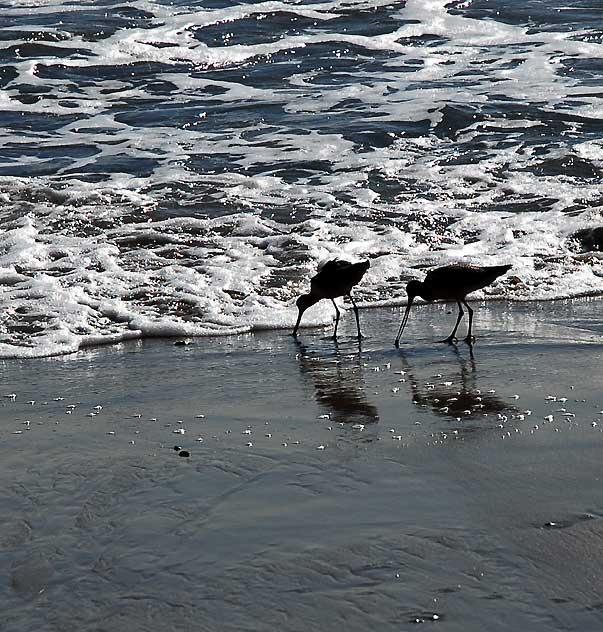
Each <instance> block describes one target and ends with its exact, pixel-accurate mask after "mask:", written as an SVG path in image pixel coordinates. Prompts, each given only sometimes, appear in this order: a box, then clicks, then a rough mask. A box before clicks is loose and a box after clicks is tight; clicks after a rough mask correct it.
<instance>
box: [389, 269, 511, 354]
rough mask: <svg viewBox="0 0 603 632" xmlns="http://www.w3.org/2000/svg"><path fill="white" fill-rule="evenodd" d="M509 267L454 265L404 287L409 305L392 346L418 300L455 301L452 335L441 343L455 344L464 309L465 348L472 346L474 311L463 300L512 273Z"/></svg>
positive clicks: (433, 272)
mask: <svg viewBox="0 0 603 632" xmlns="http://www.w3.org/2000/svg"><path fill="white" fill-rule="evenodd" d="M511 267H512V266H510V265H503V266H470V265H464V264H455V265H449V266H443V267H441V268H435V270H430V271H429V272H428V273H427V276H426V277H425V280H424V281H423V282H420V281H410V282H409V283H408V285H407V286H406V293H407V295H408V305H407V306H406V311H405V312H404V317H403V318H402V322H401V323H400V329H398V335H397V336H396V340H395V342H394V345H395V346H396V347H399V346H400V336H402V332H403V331H404V327H405V326H406V322H407V321H408V315H409V314H410V308H411V307H412V304H413V301H414V300H415V298H416V297H417V296H420V297H421V298H422V299H424V300H426V301H430V302H431V301H438V300H441V301H456V303H457V304H458V306H459V313H458V317H457V319H456V324H455V326H454V329H453V330H452V333H451V334H450V335H449V336H448V338H445V339H444V340H441V341H440V342H447V343H448V344H454V343H455V342H456V337H455V336H456V330H457V329H458V326H459V323H460V322H461V319H462V318H463V315H464V312H463V307H462V306H463V305H464V306H465V307H466V308H467V311H468V312H469V328H468V331H467V337H466V338H465V342H466V343H467V344H473V342H474V341H475V336H473V335H472V333H471V327H472V325H473V310H472V309H471V308H470V307H469V305H467V301H466V300H465V298H466V296H467V294H469V293H471V292H475V291H476V290H481V289H482V288H484V287H486V286H487V285H490V284H491V283H493V282H494V281H495V280H496V279H498V277H499V276H502V275H503V274H505V273H506V272H508V271H509V270H510V269H511Z"/></svg>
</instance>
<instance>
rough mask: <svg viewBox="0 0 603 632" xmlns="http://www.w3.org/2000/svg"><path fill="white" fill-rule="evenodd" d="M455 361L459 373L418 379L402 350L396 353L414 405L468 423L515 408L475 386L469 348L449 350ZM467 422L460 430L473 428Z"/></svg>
mask: <svg viewBox="0 0 603 632" xmlns="http://www.w3.org/2000/svg"><path fill="white" fill-rule="evenodd" d="M451 351H452V352H453V353H454V355H455V357H456V359H457V361H458V367H459V369H460V373H457V371H456V370H455V371H454V372H452V371H450V372H449V373H448V374H444V373H438V374H436V375H431V376H430V377H429V379H428V380H423V381H421V380H419V379H418V378H417V376H416V374H415V372H414V370H413V368H412V366H411V364H410V362H409V358H408V356H407V355H405V354H404V352H400V361H401V363H402V369H403V371H404V373H405V375H406V381H407V382H408V384H409V387H410V391H411V394H412V398H413V402H414V403H415V404H417V405H418V406H424V407H429V408H431V410H432V411H433V412H434V413H435V414H436V415H438V416H439V417H451V418H452V419H455V420H456V421H462V422H469V421H471V420H476V418H478V417H479V418H481V417H483V416H485V415H493V414H496V415H498V414H502V413H504V412H513V411H515V410H516V409H515V407H514V406H513V405H512V404H510V403H508V402H506V401H505V400H503V399H501V398H500V397H497V396H496V395H495V394H494V393H493V392H484V391H483V390H481V389H479V388H477V367H476V362H475V356H474V354H473V349H472V348H469V356H468V357H467V356H463V355H461V354H460V352H459V350H458V349H457V348H453V349H451ZM479 427H482V426H477V425H475V424H471V423H469V424H468V423H463V425H462V426H461V428H462V430H464V431H466V432H467V431H473V430H477V429H478V428H479Z"/></svg>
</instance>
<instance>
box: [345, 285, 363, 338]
mask: <svg viewBox="0 0 603 632" xmlns="http://www.w3.org/2000/svg"><path fill="white" fill-rule="evenodd" d="M348 296H349V297H350V301H352V307H353V308H354V315H355V316H356V327H357V328H358V340H361V339H362V338H364V336H363V334H362V332H361V331H360V317H359V316H358V306H357V305H356V303H355V302H354V299H353V298H352V295H351V294H348Z"/></svg>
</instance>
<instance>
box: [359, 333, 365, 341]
mask: <svg viewBox="0 0 603 632" xmlns="http://www.w3.org/2000/svg"><path fill="white" fill-rule="evenodd" d="M365 338H366V336H365V335H364V334H363V333H362V332H360V333H359V334H358V340H364V339H365Z"/></svg>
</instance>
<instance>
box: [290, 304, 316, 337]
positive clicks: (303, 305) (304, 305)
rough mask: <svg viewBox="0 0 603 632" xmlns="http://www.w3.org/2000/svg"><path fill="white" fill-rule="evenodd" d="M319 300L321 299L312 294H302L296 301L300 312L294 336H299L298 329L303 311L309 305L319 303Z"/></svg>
mask: <svg viewBox="0 0 603 632" xmlns="http://www.w3.org/2000/svg"><path fill="white" fill-rule="evenodd" d="M319 300H320V299H318V298H316V297H315V296H313V295H312V294H302V295H301V296H300V297H299V298H298V299H297V301H295V304H296V305H297V309H298V310H299V313H298V315H297V322H296V323H295V327H294V328H293V336H297V329H298V327H299V323H300V322H301V319H302V315H303V313H304V312H305V311H306V310H307V309H308V307H311V306H312V305H314V303H318V301H319Z"/></svg>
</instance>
